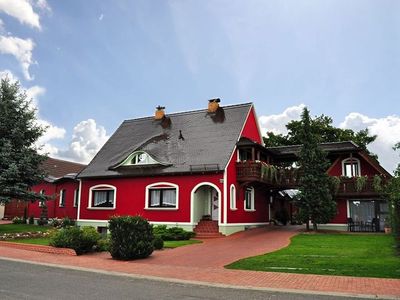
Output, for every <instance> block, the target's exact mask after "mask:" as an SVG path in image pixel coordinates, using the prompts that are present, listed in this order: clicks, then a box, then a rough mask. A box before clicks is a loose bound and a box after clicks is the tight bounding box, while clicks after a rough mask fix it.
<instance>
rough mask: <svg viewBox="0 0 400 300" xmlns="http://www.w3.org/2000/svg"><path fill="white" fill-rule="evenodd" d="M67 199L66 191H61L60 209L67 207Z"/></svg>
mask: <svg viewBox="0 0 400 300" xmlns="http://www.w3.org/2000/svg"><path fill="white" fill-rule="evenodd" d="M65 197H66V190H65V189H62V190H61V191H60V202H59V204H58V206H59V207H65Z"/></svg>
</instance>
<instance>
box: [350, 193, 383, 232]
mask: <svg viewBox="0 0 400 300" xmlns="http://www.w3.org/2000/svg"><path fill="white" fill-rule="evenodd" d="M348 202H349V217H350V219H351V221H352V222H355V223H359V224H371V223H376V225H377V227H379V230H383V227H384V224H385V219H386V218H388V215H389V207H388V203H387V202H386V201H382V200H349V201H348Z"/></svg>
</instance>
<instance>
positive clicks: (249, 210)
mask: <svg viewBox="0 0 400 300" xmlns="http://www.w3.org/2000/svg"><path fill="white" fill-rule="evenodd" d="M244 211H248V212H253V211H256V210H255V209H246V208H245V209H244Z"/></svg>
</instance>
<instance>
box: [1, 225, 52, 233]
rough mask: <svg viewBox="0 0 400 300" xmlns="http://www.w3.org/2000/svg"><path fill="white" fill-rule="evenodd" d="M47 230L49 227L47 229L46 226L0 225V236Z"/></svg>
mask: <svg viewBox="0 0 400 300" xmlns="http://www.w3.org/2000/svg"><path fill="white" fill-rule="evenodd" d="M48 229H49V227H47V226H38V225H29V224H3V225H0V234H2V233H19V232H36V231H47V230H48Z"/></svg>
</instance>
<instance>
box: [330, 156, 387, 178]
mask: <svg viewBox="0 0 400 300" xmlns="http://www.w3.org/2000/svg"><path fill="white" fill-rule="evenodd" d="M349 157H350V154H349V155H348V156H341V157H340V160H339V161H338V162H337V163H336V164H334V166H333V167H332V169H331V170H330V171H329V175H331V176H342V161H343V160H345V159H347V158H349ZM353 157H355V158H358V159H359V160H360V167H361V175H362V176H365V175H367V176H374V175H376V174H380V173H379V172H378V171H377V170H376V169H375V168H374V167H373V166H371V164H370V163H368V162H367V161H366V160H365V159H364V158H362V157H361V156H359V155H357V154H355V155H353Z"/></svg>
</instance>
